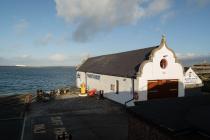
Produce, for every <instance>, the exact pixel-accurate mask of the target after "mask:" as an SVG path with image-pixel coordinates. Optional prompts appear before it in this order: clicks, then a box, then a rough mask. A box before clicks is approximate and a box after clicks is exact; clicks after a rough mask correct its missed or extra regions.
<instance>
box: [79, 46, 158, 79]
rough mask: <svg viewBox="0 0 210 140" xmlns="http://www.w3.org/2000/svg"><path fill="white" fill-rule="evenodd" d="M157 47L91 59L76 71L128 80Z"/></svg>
mask: <svg viewBox="0 0 210 140" xmlns="http://www.w3.org/2000/svg"><path fill="white" fill-rule="evenodd" d="M157 47H158V46H155V47H150V48H144V49H139V50H133V51H128V52H122V53H116V54H109V55H103V56H97V57H92V58H89V59H88V60H87V61H85V63H83V64H82V65H81V66H80V67H79V68H78V69H77V71H83V72H91V73H97V74H104V75H112V76H120V77H129V78H131V77H135V75H136V72H138V69H139V66H140V65H141V63H142V62H143V61H145V60H147V59H148V57H149V55H150V53H151V52H152V50H154V49H155V48H157Z"/></svg>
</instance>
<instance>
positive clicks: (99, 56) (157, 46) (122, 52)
mask: <svg viewBox="0 0 210 140" xmlns="http://www.w3.org/2000/svg"><path fill="white" fill-rule="evenodd" d="M156 47H159V45H156V46H152V47H147V48H141V49H135V50H130V51H123V52H118V53H112V54H104V55H99V56H93V57H90V58H88V59H92V58H98V57H104V56H110V55H119V54H124V53H129V52H135V51H140V50H145V49H151V48H156Z"/></svg>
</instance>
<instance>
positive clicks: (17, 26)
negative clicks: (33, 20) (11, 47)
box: [14, 19, 29, 35]
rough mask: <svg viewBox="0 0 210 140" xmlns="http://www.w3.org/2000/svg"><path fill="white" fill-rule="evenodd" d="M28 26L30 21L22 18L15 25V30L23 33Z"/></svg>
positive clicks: (19, 33) (20, 33)
mask: <svg viewBox="0 0 210 140" xmlns="http://www.w3.org/2000/svg"><path fill="white" fill-rule="evenodd" d="M28 26H29V22H28V21H27V20H26V19H21V20H19V21H18V22H17V23H16V24H15V26H14V28H15V32H16V33H17V34H18V35H22V34H24V33H25V31H26V30H27V28H28Z"/></svg>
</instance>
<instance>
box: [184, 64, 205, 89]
mask: <svg viewBox="0 0 210 140" xmlns="http://www.w3.org/2000/svg"><path fill="white" fill-rule="evenodd" d="M184 84H185V85H202V84H203V83H202V81H201V79H200V78H199V77H198V75H197V74H196V73H195V72H194V71H193V69H192V68H191V67H190V68H189V69H188V70H187V71H186V72H185V74H184Z"/></svg>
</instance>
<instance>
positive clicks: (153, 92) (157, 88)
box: [147, 79, 178, 99]
mask: <svg viewBox="0 0 210 140" xmlns="http://www.w3.org/2000/svg"><path fill="white" fill-rule="evenodd" d="M147 93H148V99H156V98H172V97H178V80H173V79H171V80H149V81H148V91H147Z"/></svg>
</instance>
